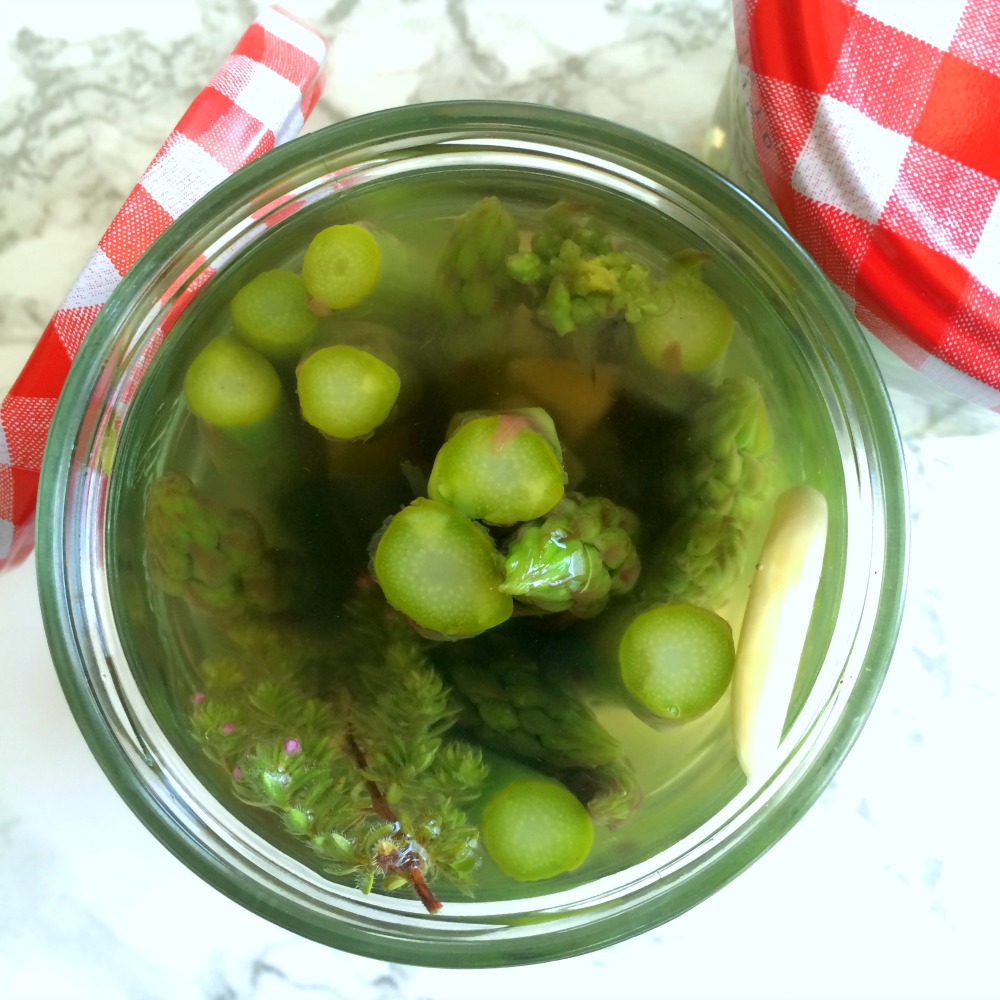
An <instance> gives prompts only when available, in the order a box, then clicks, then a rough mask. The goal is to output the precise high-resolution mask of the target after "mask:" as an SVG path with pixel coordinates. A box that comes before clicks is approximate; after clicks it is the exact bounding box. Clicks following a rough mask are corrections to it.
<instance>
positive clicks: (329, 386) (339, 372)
mask: <svg viewBox="0 0 1000 1000" xmlns="http://www.w3.org/2000/svg"><path fill="white" fill-rule="evenodd" d="M295 378H296V384H297V388H298V393H299V406H300V407H301V408H302V416H303V418H304V419H305V421H306V422H307V423H309V424H311V425H312V426H313V427H315V428H316V429H317V430H319V431H322V432H323V433H324V434H326V435H327V437H331V438H336V439H337V440H340V441H350V440H353V439H355V438H362V437H365V436H366V435H368V434H371V433H372V431H374V430H375V428H376V427H379V426H380V425H381V424H383V423H384V422H385V420H386V419H387V418H388V416H389V414H390V413H391V412H392V408H393V407H394V406H395V405H396V399H397V398H398V397H399V388H400V380H399V375H398V373H397V372H396V371H395V369H393V368H391V367H390V366H389V365H387V364H386V363H385V362H384V361H382V360H380V359H379V358H376V357H375V355H374V354H369V353H368V351H362V350H359V349H358V348H356V347H350V346H348V345H347V344H335V345H334V346H332V347H323V348H320V350H318V351H315V352H314V353H312V354H310V355H309V356H308V357H307V358H306V359H305V360H304V361H302V362H301V363H300V364H299V366H298V368H296V370H295Z"/></svg>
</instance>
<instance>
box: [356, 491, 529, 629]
mask: <svg viewBox="0 0 1000 1000" xmlns="http://www.w3.org/2000/svg"><path fill="white" fill-rule="evenodd" d="M372 566H373V569H374V571H375V578H376V580H377V581H378V583H379V586H380V587H381V588H382V592H383V593H384V594H385V597H386V600H387V601H388V602H389V603H390V604H391V605H392V606H393V607H395V608H397V609H398V610H399V611H402V612H403V614H404V615H406V616H408V617H409V618H411V619H413V621H414V622H416V624H417V625H419V626H421V627H422V628H424V629H427V630H428V631H430V632H435V633H439V634H441V635H444V636H449V637H452V638H461V637H465V636H472V635H478V634H479V633H480V632H485V631H486V630H487V629H490V628H493V627H494V626H495V625H499V624H500V623H501V622H505V621H506V620H507V619H508V618H509V617H510V616H511V614H512V613H513V610H514V603H513V600H512V599H511V598H510V597H509V596H508V595H506V594H503V593H501V591H500V584H501V583H502V582H503V558H502V557H501V556H500V554H499V553H498V552H497V550H496V548H495V546H494V544H493V540H492V539H491V538H490V537H489V535H488V534H487V533H486V532H485V531H484V530H483V529H482V527H481V526H480V525H478V524H475V523H474V522H472V521H470V520H469V519H468V518H467V517H465V515H463V514H461V513H459V511H457V510H455V509H454V508H453V507H449V506H448V505H447V504H443V503H438V502H437V501H435V500H428V499H426V498H425V497H419V498H417V499H416V500H414V501H413V502H412V503H411V504H410V505H409V506H408V507H404V508H403V509H402V510H401V511H400V512H399V513H398V514H396V515H395V516H394V517H393V518H392V519H391V520H390V521H389V524H388V525H387V527H386V528H385V530H384V531H383V533H382V535H381V537H380V538H379V540H378V543H377V545H376V548H375V555H374V557H373V560H372Z"/></svg>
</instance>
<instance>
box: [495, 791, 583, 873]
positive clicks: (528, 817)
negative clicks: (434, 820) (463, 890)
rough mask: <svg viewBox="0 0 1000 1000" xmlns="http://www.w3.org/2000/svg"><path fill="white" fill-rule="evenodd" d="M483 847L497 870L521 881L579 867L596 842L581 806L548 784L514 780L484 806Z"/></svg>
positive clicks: (568, 794) (576, 800) (564, 792)
mask: <svg viewBox="0 0 1000 1000" xmlns="http://www.w3.org/2000/svg"><path fill="white" fill-rule="evenodd" d="M482 835H483V843H484V844H485V846H486V850H487V851H488V852H489V855H490V857H491V858H492V859H493V861H494V862H495V863H496V865H497V867H498V868H499V869H500V870H501V871H502V872H503V873H504V874H505V875H509V876H510V877H511V878H513V879H517V881H519V882H537V881H539V880H540V879H546V878H552V877H553V876H554V875H560V874H562V873H563V872H568V871H572V870H573V869H574V868H578V867H579V866H580V865H581V864H582V863H583V862H584V860H585V859H586V857H587V855H588V854H589V853H590V848H591V847H592V846H593V843H594V823H593V820H591V818H590V815H589V814H588V813H587V810H586V809H584V807H583V806H582V805H581V804H580V801H579V800H578V799H577V798H576V796H574V795H573V794H572V793H571V792H569V791H568V790H567V789H566V788H564V787H563V786H562V785H559V784H556V783H555V782H552V781H515V782H513V783H511V784H509V785H507V786H505V787H504V788H502V789H501V790H500V791H499V792H497V793H496V794H495V795H494V796H493V797H492V798H491V799H490V800H489V802H487V803H486V807H485V809H484V810H483V823H482Z"/></svg>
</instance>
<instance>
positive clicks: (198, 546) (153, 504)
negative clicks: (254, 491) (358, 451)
mask: <svg viewBox="0 0 1000 1000" xmlns="http://www.w3.org/2000/svg"><path fill="white" fill-rule="evenodd" d="M143 534H144V538H145V542H146V552H147V560H148V563H147V565H148V569H149V574H150V578H151V579H152V581H153V583H154V585H156V586H158V587H160V589H162V590H163V591H164V592H165V593H168V594H172V595H174V596H177V597H183V598H184V599H185V600H187V601H189V602H190V603H192V604H193V605H195V606H196V607H199V608H201V609H202V610H204V611H208V612H210V613H213V614H219V615H227V616H230V617H234V616H238V615H243V614H247V613H251V614H253V613H273V612H276V611H281V610H284V609H285V608H287V607H288V606H289V604H290V603H291V601H292V597H293V591H292V587H291V577H292V574H291V573H289V572H288V571H287V569H286V567H287V566H288V561H289V559H290V557H288V556H283V555H281V554H280V553H278V552H276V551H274V550H270V549H268V548H267V547H266V545H265V542H264V534H263V531H262V530H261V527H260V524H259V522H258V521H257V519H256V518H255V517H254V516H253V515H252V514H250V513H249V512H248V511H242V510H226V509H225V508H223V507H221V506H220V505H219V504H216V503H215V502H213V501H212V500H210V499H208V498H207V497H204V496H202V495H200V494H199V493H198V492H197V491H196V490H195V487H194V484H193V483H192V482H191V480H190V479H188V478H187V476H183V475H181V474H179V473H168V474H167V475H164V476H161V477H159V478H158V479H156V480H155V481H154V482H153V484H152V486H151V487H150V491H149V495H148V497H147V499H146V510H145V515H144V520H143Z"/></svg>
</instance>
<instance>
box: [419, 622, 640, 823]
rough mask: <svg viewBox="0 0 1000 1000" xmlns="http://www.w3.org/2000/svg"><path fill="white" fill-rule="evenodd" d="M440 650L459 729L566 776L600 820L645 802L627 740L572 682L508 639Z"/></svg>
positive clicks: (615, 818) (616, 818) (614, 818)
mask: <svg viewBox="0 0 1000 1000" xmlns="http://www.w3.org/2000/svg"><path fill="white" fill-rule="evenodd" d="M480 641H481V643H483V640H480ZM484 650H485V652H484ZM435 652H436V655H435V662H436V663H437V665H438V667H439V668H440V669H441V670H442V672H443V674H444V677H445V678H446V680H447V681H448V683H449V684H450V685H451V688H452V697H453V698H454V702H455V704H456V705H457V706H458V708H459V711H460V715H459V721H458V726H459V728H460V729H463V730H464V731H466V732H468V733H469V734H470V735H471V736H473V737H474V738H475V739H476V740H477V741H478V742H479V743H481V744H482V745H483V746H485V747H488V748H490V749H492V750H495V751H497V752H499V753H502V754H505V755H506V756H508V757H511V758H514V759H516V760H519V761H521V762H522V763H524V764H527V765H528V766H530V767H532V768H534V769H535V770H536V771H539V772H541V773H543V774H547V775H549V776H550V777H553V778H555V779H557V780H558V781H561V782H562V783H563V784H564V785H566V786H567V787H568V788H569V789H570V790H571V791H572V792H573V793H574V794H575V795H576V796H577V797H578V798H579V799H580V801H581V802H582V803H583V804H584V805H585V806H586V807H587V809H588V811H589V812H590V814H591V816H592V817H593V818H594V819H595V820H597V821H598V822H602V823H605V824H608V825H612V826H613V825H616V824H618V823H620V822H622V821H623V820H624V819H626V818H627V817H628V815H629V814H630V813H631V812H632V811H633V810H634V809H635V808H636V807H637V806H638V804H639V802H640V801H641V798H642V793H641V791H640V790H639V787H638V785H637V784H636V780H635V777H634V775H633V773H632V769H631V767H630V765H629V763H628V761H627V760H626V759H625V757H624V755H623V752H622V749H621V747H620V746H619V744H618V743H617V741H616V740H615V739H614V738H613V737H612V736H610V735H609V734H608V733H607V732H606V731H605V730H604V728H603V727H602V726H601V724H600V722H599V721H598V720H597V717H596V716H595V715H594V713H593V711H592V710H591V709H590V707H589V706H588V705H587V703H586V701H585V700H584V699H583V698H582V697H581V696H580V694H579V693H578V692H577V691H576V689H575V688H574V687H573V685H572V684H571V683H568V682H567V681H566V680H565V679H564V678H556V677H554V676H550V675H548V674H546V673H545V672H544V671H543V670H542V669H541V668H540V667H539V666H538V664H537V663H535V662H533V661H531V660H528V659H526V658H524V657H523V656H519V655H517V654H516V653H513V652H512V651H511V650H509V649H507V648H506V647H505V645H504V643H503V641H502V640H496V641H492V642H489V643H483V646H481V648H480V651H479V653H478V655H477V654H476V653H470V652H467V647H457V646H449V647H444V648H441V649H439V650H436V651H435Z"/></svg>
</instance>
